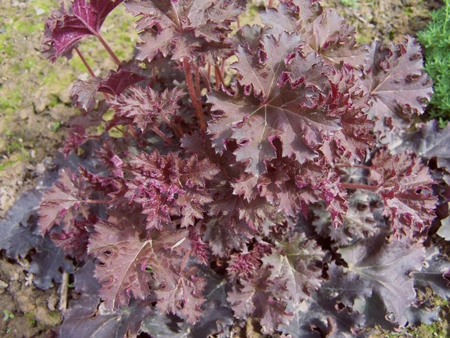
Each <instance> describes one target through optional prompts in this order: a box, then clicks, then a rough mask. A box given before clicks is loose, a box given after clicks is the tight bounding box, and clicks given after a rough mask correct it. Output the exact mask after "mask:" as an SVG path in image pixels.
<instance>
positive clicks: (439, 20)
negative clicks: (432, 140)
mask: <svg viewBox="0 0 450 338" xmlns="http://www.w3.org/2000/svg"><path fill="white" fill-rule="evenodd" d="M444 2H445V5H444V7H442V8H440V9H438V10H437V11H433V12H432V13H431V22H430V23H429V24H428V26H427V28H425V29H424V30H423V31H421V32H419V34H418V39H419V41H420V43H421V44H422V45H423V47H424V49H425V71H426V72H427V73H428V74H429V75H430V77H431V78H432V79H433V83H434V94H433V97H432V99H431V106H430V108H431V109H430V116H431V118H439V119H440V121H441V124H442V123H443V122H446V121H448V120H449V119H450V95H449V93H450V53H449V50H450V25H448V24H447V23H448V21H449V10H450V0H445V1H444Z"/></svg>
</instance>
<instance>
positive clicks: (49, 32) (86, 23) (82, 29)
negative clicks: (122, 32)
mask: <svg viewBox="0 0 450 338" xmlns="http://www.w3.org/2000/svg"><path fill="white" fill-rule="evenodd" d="M122 1H123V0H90V1H87V0H74V1H73V3H72V7H71V8H70V9H69V10H68V11H66V10H65V9H64V7H62V8H61V9H60V10H59V11H56V12H53V13H52V15H51V17H50V18H49V19H48V20H47V22H46V24H45V36H44V39H43V44H44V45H45V48H46V49H45V50H44V51H43V53H44V55H45V56H46V57H47V58H48V59H50V60H51V61H52V62H55V61H56V59H58V58H59V57H60V56H61V55H65V56H67V55H69V54H70V53H71V51H72V48H73V47H75V45H76V43H77V42H78V41H79V40H80V39H81V38H83V37H85V36H88V35H93V36H97V35H99V33H100V28H101V26H102V24H103V22H104V21H105V19H106V17H107V16H108V14H109V13H110V12H111V11H112V10H113V9H114V8H116V7H117V6H118V5H119V4H120V3H121V2H122Z"/></svg>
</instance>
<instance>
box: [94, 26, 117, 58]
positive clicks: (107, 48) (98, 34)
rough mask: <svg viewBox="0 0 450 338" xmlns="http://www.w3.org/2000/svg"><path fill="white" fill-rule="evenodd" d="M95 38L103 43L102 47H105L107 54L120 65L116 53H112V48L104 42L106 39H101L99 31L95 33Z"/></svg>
mask: <svg viewBox="0 0 450 338" xmlns="http://www.w3.org/2000/svg"><path fill="white" fill-rule="evenodd" d="M96 37H97V39H98V40H99V41H100V42H101V44H102V45H103V47H105V49H106V51H107V52H108V54H109V55H110V56H111V57H112V59H113V60H114V62H115V63H116V64H117V65H118V66H120V60H119V58H118V57H117V55H116V54H114V52H113V51H112V49H111V48H110V47H109V45H108V44H107V43H106V41H105V40H104V39H103V37H102V36H101V35H100V33H97V34H96Z"/></svg>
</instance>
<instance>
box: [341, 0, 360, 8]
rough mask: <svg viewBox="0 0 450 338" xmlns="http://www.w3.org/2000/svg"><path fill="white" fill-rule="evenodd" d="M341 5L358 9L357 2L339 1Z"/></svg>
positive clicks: (351, 0) (356, 0) (353, 0)
mask: <svg viewBox="0 0 450 338" xmlns="http://www.w3.org/2000/svg"><path fill="white" fill-rule="evenodd" d="M341 4H342V5H344V6H347V7H352V8H358V0H341Z"/></svg>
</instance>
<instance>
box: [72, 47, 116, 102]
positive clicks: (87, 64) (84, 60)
mask: <svg viewBox="0 0 450 338" xmlns="http://www.w3.org/2000/svg"><path fill="white" fill-rule="evenodd" d="M75 51H76V52H77V54H78V56H79V57H80V59H81V61H82V62H83V64H84V66H85V67H86V69H87V70H88V73H89V74H90V75H91V77H92V78H93V79H95V78H96V76H95V73H94V71H93V70H92V68H91V66H89V63H87V61H86V59H85V58H84V56H83V54H82V53H81V51H80V50H79V49H78V47H75ZM102 94H103V96H104V97H105V99H106V100H109V94H108V93H102Z"/></svg>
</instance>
